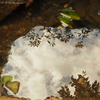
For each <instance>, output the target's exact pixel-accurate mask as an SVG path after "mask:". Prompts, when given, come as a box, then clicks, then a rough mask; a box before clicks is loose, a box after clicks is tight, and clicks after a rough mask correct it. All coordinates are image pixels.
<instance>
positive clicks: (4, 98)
mask: <svg viewBox="0 0 100 100" xmlns="http://www.w3.org/2000/svg"><path fill="white" fill-rule="evenodd" d="M0 100H30V99H28V98H18V97H10V96H9V97H8V96H0Z"/></svg>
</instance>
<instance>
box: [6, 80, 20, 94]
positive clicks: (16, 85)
mask: <svg viewBox="0 0 100 100" xmlns="http://www.w3.org/2000/svg"><path fill="white" fill-rule="evenodd" d="M19 86H20V82H18V81H13V82H9V83H7V84H6V87H7V88H9V89H10V90H11V91H12V92H13V93H14V94H16V93H18V90H19Z"/></svg>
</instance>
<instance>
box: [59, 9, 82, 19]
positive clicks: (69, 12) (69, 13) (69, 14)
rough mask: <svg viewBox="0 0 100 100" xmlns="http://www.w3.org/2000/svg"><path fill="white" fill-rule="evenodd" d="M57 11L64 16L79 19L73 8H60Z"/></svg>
mask: <svg viewBox="0 0 100 100" xmlns="http://www.w3.org/2000/svg"><path fill="white" fill-rule="evenodd" d="M59 12H60V14H61V15H62V16H64V17H69V18H72V19H74V20H81V18H80V15H79V14H78V13H77V12H76V11H75V10H70V9H65V10H61V11H59Z"/></svg>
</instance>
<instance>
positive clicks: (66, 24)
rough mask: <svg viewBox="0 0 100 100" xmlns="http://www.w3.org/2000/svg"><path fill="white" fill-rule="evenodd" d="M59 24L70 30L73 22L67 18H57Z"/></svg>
mask: <svg viewBox="0 0 100 100" xmlns="http://www.w3.org/2000/svg"><path fill="white" fill-rule="evenodd" d="M59 20H60V22H61V23H62V24H63V26H65V27H67V26H68V27H69V28H72V25H73V22H72V20H71V19H70V18H68V17H59Z"/></svg>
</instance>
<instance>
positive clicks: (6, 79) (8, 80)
mask: <svg viewBox="0 0 100 100" xmlns="http://www.w3.org/2000/svg"><path fill="white" fill-rule="evenodd" d="M12 78H13V77H12V76H3V77H2V78H1V83H2V84H7V83H8V82H10V81H11V80H12Z"/></svg>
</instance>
